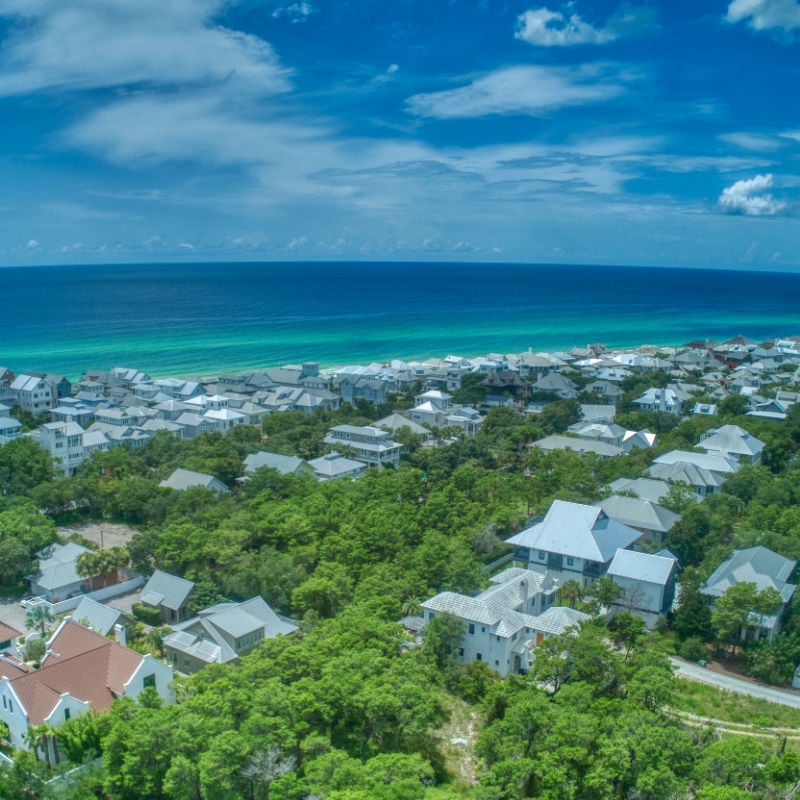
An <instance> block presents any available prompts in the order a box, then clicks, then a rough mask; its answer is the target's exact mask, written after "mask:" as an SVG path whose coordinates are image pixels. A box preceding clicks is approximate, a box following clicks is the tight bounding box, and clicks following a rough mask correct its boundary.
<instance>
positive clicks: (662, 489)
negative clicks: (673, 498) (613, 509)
mask: <svg viewBox="0 0 800 800" xmlns="http://www.w3.org/2000/svg"><path fill="white" fill-rule="evenodd" d="M609 489H611V491H612V492H614V493H615V494H616V493H617V492H633V493H634V494H635V495H637V496H638V497H641V498H642V500H650V501H651V502H652V503H657V502H658V501H659V500H660V499H661V498H662V497H664V495H665V494H667V492H669V484H668V483H667V482H666V481H658V480H654V479H653V478H617V480H615V481H612V482H611V483H610V484H609Z"/></svg>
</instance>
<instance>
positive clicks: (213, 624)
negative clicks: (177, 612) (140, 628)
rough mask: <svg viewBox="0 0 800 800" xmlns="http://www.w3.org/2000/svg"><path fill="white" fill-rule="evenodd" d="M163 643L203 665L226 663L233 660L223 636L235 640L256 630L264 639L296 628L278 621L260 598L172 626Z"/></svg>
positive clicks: (211, 610) (223, 605)
mask: <svg viewBox="0 0 800 800" xmlns="http://www.w3.org/2000/svg"><path fill="white" fill-rule="evenodd" d="M173 630H174V631H175V632H174V633H171V634H169V635H168V636H166V637H164V643H165V644H166V645H168V646H169V647H172V648H173V649H175V650H180V651H181V652H183V653H186V654H187V655H191V656H194V657H195V658H197V659H199V660H201V661H205V662H206V663H209V664H211V663H226V662H228V661H232V660H233V659H234V658H236V652H235V651H234V649H233V648H232V647H231V646H230V644H229V643H228V641H227V640H226V638H225V635H227V636H230V637H232V638H233V639H238V638H240V637H242V636H246V635H247V634H250V633H254V632H256V631H258V630H261V631H263V634H264V638H265V639H273V638H274V637H276V636H279V635H284V634H288V633H293V632H294V631H296V630H297V626H296V625H294V624H292V623H290V622H287V621H286V620H284V619H282V618H281V617H279V616H278V615H277V614H276V613H275V612H274V611H273V610H272V609H271V608H270V607H269V605H268V604H267V603H266V601H265V600H264V599H263V598H262V597H258V596H256V597H252V598H250V600H246V601H245V602H243V603H220V604H219V605H217V606H213V607H212V608H207V609H205V610H204V611H201V612H200V614H199V615H198V616H197V617H194V618H193V619H190V620H187V621H186V622H181V623H179V624H177V625H174V626H173Z"/></svg>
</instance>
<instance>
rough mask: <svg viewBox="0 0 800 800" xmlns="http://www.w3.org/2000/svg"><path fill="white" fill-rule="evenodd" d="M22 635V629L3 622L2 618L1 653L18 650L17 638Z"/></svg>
mask: <svg viewBox="0 0 800 800" xmlns="http://www.w3.org/2000/svg"><path fill="white" fill-rule="evenodd" d="M20 636H22V631H18V630H17V629H16V628H14V627H12V626H11V625H9V624H8V623H7V622H3V620H1V619H0V653H13V652H15V651H16V649H17V647H16V645H17V638H18V637H20Z"/></svg>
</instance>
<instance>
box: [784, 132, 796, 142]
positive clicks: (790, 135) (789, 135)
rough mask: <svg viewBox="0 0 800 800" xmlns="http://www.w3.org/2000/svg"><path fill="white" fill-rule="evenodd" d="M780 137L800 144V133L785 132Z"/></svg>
mask: <svg viewBox="0 0 800 800" xmlns="http://www.w3.org/2000/svg"><path fill="white" fill-rule="evenodd" d="M780 135H781V136H783V138H784V139H794V140H795V141H796V142H800V131H784V132H783V133H781V134H780Z"/></svg>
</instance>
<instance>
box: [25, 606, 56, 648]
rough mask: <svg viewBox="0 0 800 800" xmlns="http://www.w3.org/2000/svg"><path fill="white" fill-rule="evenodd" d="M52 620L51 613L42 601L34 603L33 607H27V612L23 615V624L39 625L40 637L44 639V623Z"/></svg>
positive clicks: (31, 626)
mask: <svg viewBox="0 0 800 800" xmlns="http://www.w3.org/2000/svg"><path fill="white" fill-rule="evenodd" d="M52 621H53V615H52V614H51V613H50V609H49V608H48V607H47V606H46V605H44V603H41V604H39V605H35V606H34V607H33V608H31V609H29V611H28V613H27V614H26V615H25V624H26V625H27V626H28V627H29V628H36V627H39V628H40V629H41V631H42V639H44V637H45V635H46V634H45V629H44V626H45V623H46V622H52Z"/></svg>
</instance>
